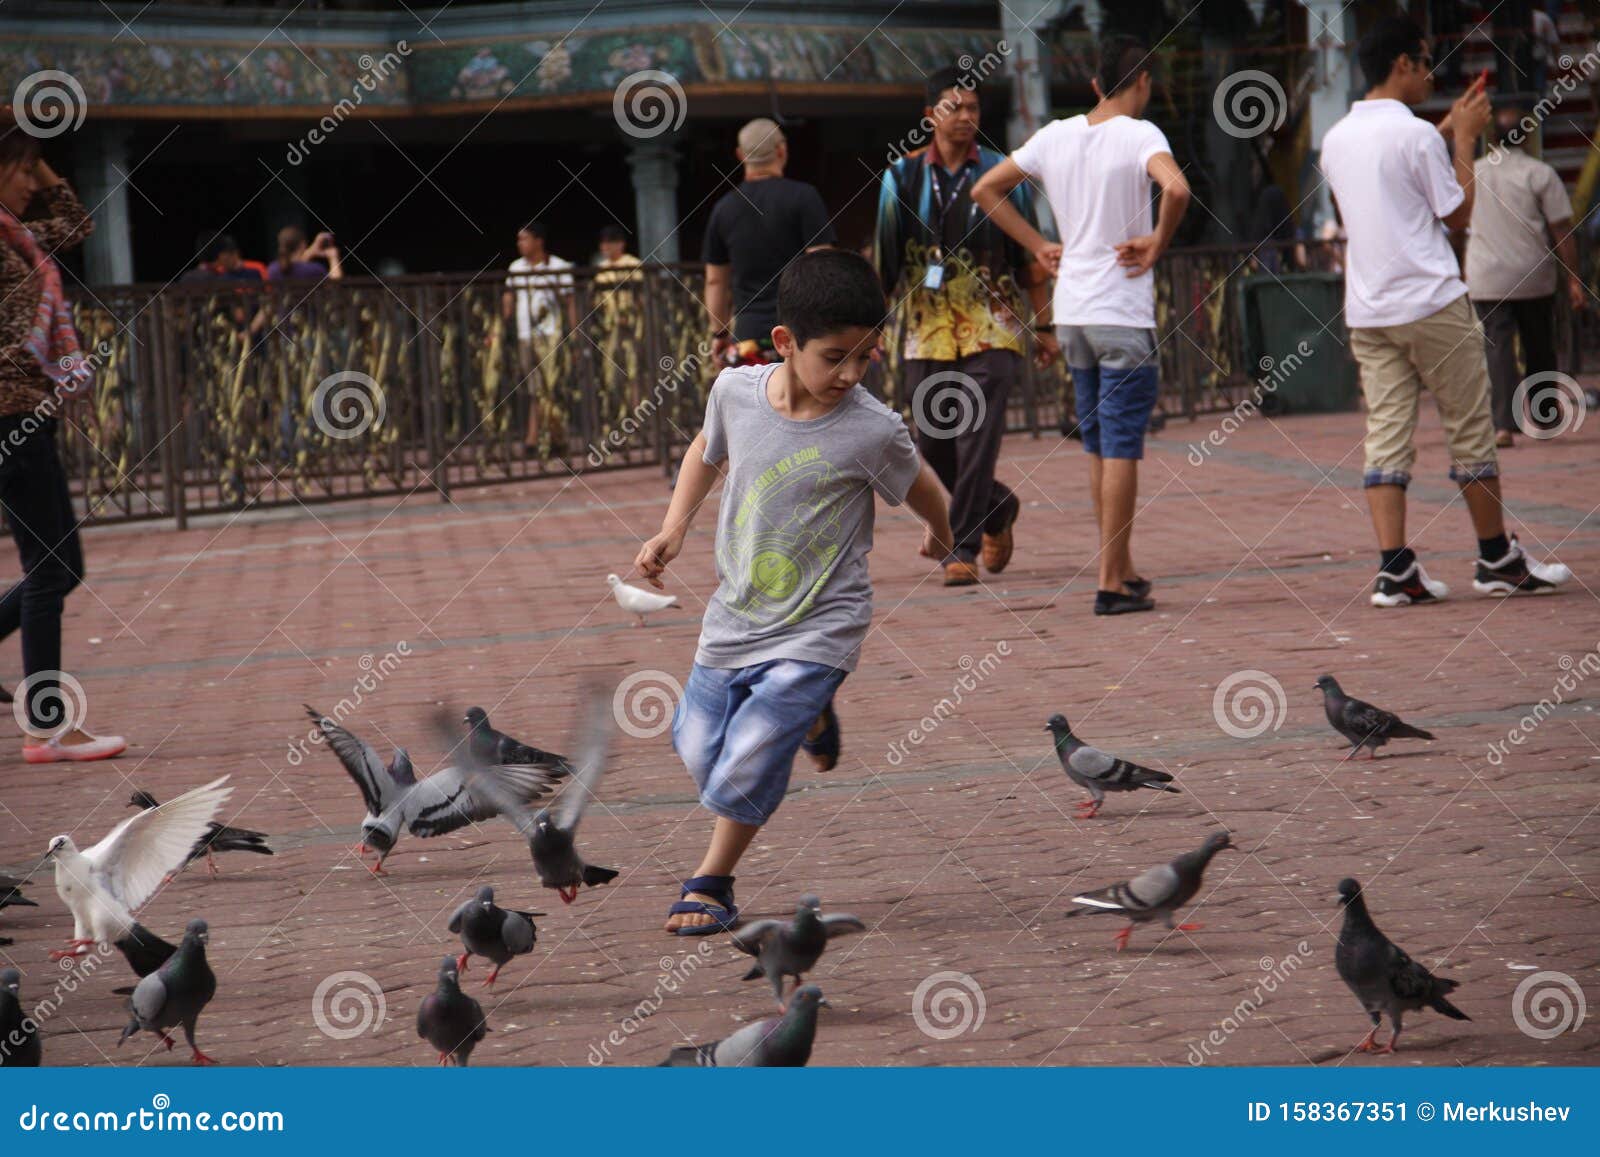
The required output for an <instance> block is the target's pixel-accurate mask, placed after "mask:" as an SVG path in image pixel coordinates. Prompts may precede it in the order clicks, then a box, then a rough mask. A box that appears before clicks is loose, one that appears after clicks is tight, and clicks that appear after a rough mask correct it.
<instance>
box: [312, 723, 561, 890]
mask: <svg viewBox="0 0 1600 1157" xmlns="http://www.w3.org/2000/svg"><path fill="white" fill-rule="evenodd" d="M306 713H307V714H309V715H310V716H311V718H312V719H314V720H316V723H317V728H318V730H320V731H321V732H322V734H323V736H324V737H325V738H326V739H327V741H328V746H329V747H331V748H332V749H333V753H334V754H335V755H336V756H338V757H339V762H340V763H341V764H343V765H344V769H345V771H347V772H348V773H349V774H350V778H351V779H353V780H355V783H356V787H357V788H359V789H360V791H361V798H362V800H363V801H364V802H365V803H366V805H367V815H366V818H365V819H363V820H362V821H361V843H360V844H359V845H358V846H357V848H356V852H357V854H358V855H362V854H365V853H366V852H367V851H368V849H371V850H373V851H375V852H377V853H378V858H377V861H376V862H375V863H373V864H372V865H371V866H370V871H371V872H372V874H373V875H374V876H383V875H387V874H388V873H386V872H385V871H384V870H383V861H384V860H385V859H387V858H388V856H389V853H390V852H392V851H393V850H394V846H395V844H396V843H398V842H399V840H400V830H401V829H402V828H404V829H405V830H406V831H408V832H410V833H411V834H412V835H414V836H418V837H421V838H424V839H426V838H428V837H430V836H440V835H444V834H445V833H446V832H453V831H455V830H456V829H457V828H464V827H466V826H467V825H468V824H470V823H476V822H478V821H480V820H487V819H493V818H494V817H495V816H497V815H504V814H506V813H505V810H504V808H502V807H500V806H499V805H498V804H497V803H496V802H495V801H496V800H505V801H506V802H507V803H508V804H509V803H516V804H518V805H522V804H526V803H529V802H531V801H533V800H536V799H538V798H539V797H540V796H543V795H546V794H548V793H549V792H550V790H551V789H552V788H553V787H554V786H555V785H556V783H557V782H558V781H559V780H560V779H561V778H562V777H563V776H564V775H565V774H566V773H565V772H563V771H556V770H551V769H550V768H544V767H521V766H507V765H500V764H495V765H492V766H485V767H484V768H483V769H482V773H481V774H480V775H479V776H478V777H477V783H476V785H475V786H469V785H468V782H467V775H466V773H465V771H464V770H463V769H462V768H459V767H446V768H444V769H443V770H441V771H437V772H435V773H434V774H433V775H430V776H428V777H427V778H426V779H422V780H418V779H417V777H416V775H415V773H414V772H413V770H412V766H411V757H410V756H409V755H407V754H406V750H405V748H403V747H397V748H395V752H394V759H393V760H391V761H390V762H389V763H388V764H385V763H384V762H383V761H382V760H381V759H379V758H378V753H377V752H376V751H375V750H373V747H372V745H371V744H369V743H368V742H366V740H364V739H358V738H357V737H356V736H355V735H353V734H352V733H351V732H349V731H348V730H346V729H345V728H343V727H341V726H339V725H338V724H337V723H335V722H334V721H333V720H332V719H331V718H330V717H328V716H326V715H322V714H320V713H319V712H317V711H316V710H314V709H312V708H310V707H307V708H306ZM450 742H451V743H452V744H455V745H458V746H459V745H460V740H459V739H456V738H454V737H453V736H452V737H451V739H450ZM479 787H482V788H486V789H487V788H490V787H492V788H493V789H494V794H493V795H492V796H491V795H488V794H485V793H484V792H483V791H480V790H478V788H479ZM508 818H509V817H508Z"/></svg>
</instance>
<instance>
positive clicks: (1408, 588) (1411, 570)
mask: <svg viewBox="0 0 1600 1157" xmlns="http://www.w3.org/2000/svg"><path fill="white" fill-rule="evenodd" d="M1449 594H1450V588H1449V587H1447V586H1445V585H1444V583H1442V582H1440V581H1439V580H1438V579H1432V578H1429V577H1428V572H1427V571H1425V570H1423V569H1422V564H1421V563H1420V562H1413V563H1412V564H1411V565H1410V566H1408V567H1407V568H1406V569H1405V570H1403V571H1401V572H1400V573H1399V574H1389V573H1388V572H1387V571H1379V572H1378V581H1377V582H1376V583H1375V584H1373V587H1372V605H1373V606H1375V607H1409V606H1410V605H1411V604H1412V603H1436V602H1438V601H1439V600H1440V599H1442V598H1445V597H1446V596H1448V595H1449Z"/></svg>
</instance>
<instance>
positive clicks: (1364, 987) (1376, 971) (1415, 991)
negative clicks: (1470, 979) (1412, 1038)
mask: <svg viewBox="0 0 1600 1157" xmlns="http://www.w3.org/2000/svg"><path fill="white" fill-rule="evenodd" d="M1339 903H1340V904H1341V905H1343V906H1344V927H1342V928H1340V929H1339V942H1338V945H1337V946H1336V947H1335V948H1334V950H1333V963H1334V965H1335V967H1337V968H1338V970H1339V979H1340V980H1342V981H1344V982H1345V985H1346V986H1347V987H1348V988H1349V989H1350V991H1351V992H1353V993H1355V994H1356V999H1357V1000H1359V1001H1360V1002H1361V1007H1362V1008H1364V1009H1366V1010H1367V1015H1368V1016H1370V1017H1371V1018H1372V1031H1371V1032H1369V1033H1367V1035H1366V1036H1364V1037H1362V1038H1361V1043H1360V1044H1358V1045H1356V1051H1358V1052H1363V1053H1365V1052H1376V1053H1380V1054H1381V1053H1392V1052H1394V1047H1395V1045H1396V1044H1397V1043H1399V1040H1400V1018H1401V1017H1402V1016H1403V1015H1404V1014H1405V1013H1407V1012H1411V1011H1414V1010H1416V1009H1419V1008H1431V1009H1433V1010H1434V1011H1435V1012H1442V1013H1444V1015H1445V1016H1448V1017H1450V1018H1452V1019H1453V1020H1471V1019H1472V1018H1471V1017H1470V1016H1468V1015H1467V1014H1466V1013H1464V1012H1462V1011H1461V1010H1460V1009H1459V1008H1457V1007H1456V1006H1455V1005H1453V1004H1451V1003H1450V1002H1449V1001H1448V1000H1446V999H1445V997H1446V995H1448V994H1449V993H1451V992H1454V991H1455V990H1456V988H1457V987H1459V985H1460V983H1461V982H1460V981H1457V980H1445V979H1442V978H1441V977H1437V976H1435V975H1434V974H1433V973H1431V972H1429V971H1428V970H1427V969H1426V968H1424V967H1422V965H1420V964H1418V963H1417V962H1416V961H1415V960H1413V959H1411V957H1409V956H1407V955H1406V954H1405V953H1404V952H1403V951H1401V949H1400V947H1399V946H1398V945H1396V944H1395V943H1394V942H1393V941H1391V940H1390V939H1389V938H1388V937H1387V936H1385V935H1384V934H1383V933H1382V932H1379V931H1378V926H1377V925H1376V924H1374V923H1373V922H1372V917H1371V916H1370V915H1368V913H1367V902H1366V900H1365V899H1364V898H1363V897H1362V894H1361V885H1360V884H1358V883H1356V881H1354V880H1350V879H1344V880H1340V881H1339ZM1384 1013H1388V1014H1389V1023H1390V1024H1392V1025H1393V1026H1394V1032H1393V1034H1392V1035H1391V1036H1390V1037H1389V1043H1388V1044H1386V1045H1384V1046H1383V1048H1381V1049H1380V1048H1378V1047H1377V1036H1378V1029H1379V1028H1380V1027H1381V1026H1382V1024H1383V1014H1384Z"/></svg>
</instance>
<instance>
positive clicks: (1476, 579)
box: [1472, 534, 1572, 599]
mask: <svg viewBox="0 0 1600 1157" xmlns="http://www.w3.org/2000/svg"><path fill="white" fill-rule="evenodd" d="M1570 581H1572V571H1570V570H1569V569H1567V567H1566V565H1565V564H1563V563H1559V562H1535V561H1534V560H1533V559H1531V558H1529V557H1528V556H1527V554H1526V553H1525V552H1524V551H1523V549H1522V547H1521V545H1520V544H1519V543H1518V542H1517V536H1516V535H1514V534H1513V535H1512V536H1511V549H1510V550H1509V551H1507V552H1506V556H1505V558H1502V559H1500V560H1499V561H1498V562H1489V561H1488V560H1486V559H1481V558H1480V559H1479V560H1478V565H1477V566H1476V567H1475V568H1474V570H1473V579H1472V589H1473V590H1475V591H1477V592H1478V593H1479V594H1480V595H1490V596H1492V597H1494V598H1497V599H1503V598H1505V597H1506V596H1507V595H1517V594H1522V595H1547V594H1550V593H1552V592H1553V591H1554V590H1555V589H1556V588H1557V587H1559V586H1560V585H1561V584H1562V583H1565V582H1570Z"/></svg>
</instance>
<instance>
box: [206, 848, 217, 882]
mask: <svg viewBox="0 0 1600 1157" xmlns="http://www.w3.org/2000/svg"><path fill="white" fill-rule="evenodd" d="M206 871H208V872H210V873H211V878H212V879H213V880H215V879H216V878H217V859H216V857H215V856H213V855H212V854H211V853H210V852H209V851H208V852H206Z"/></svg>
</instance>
